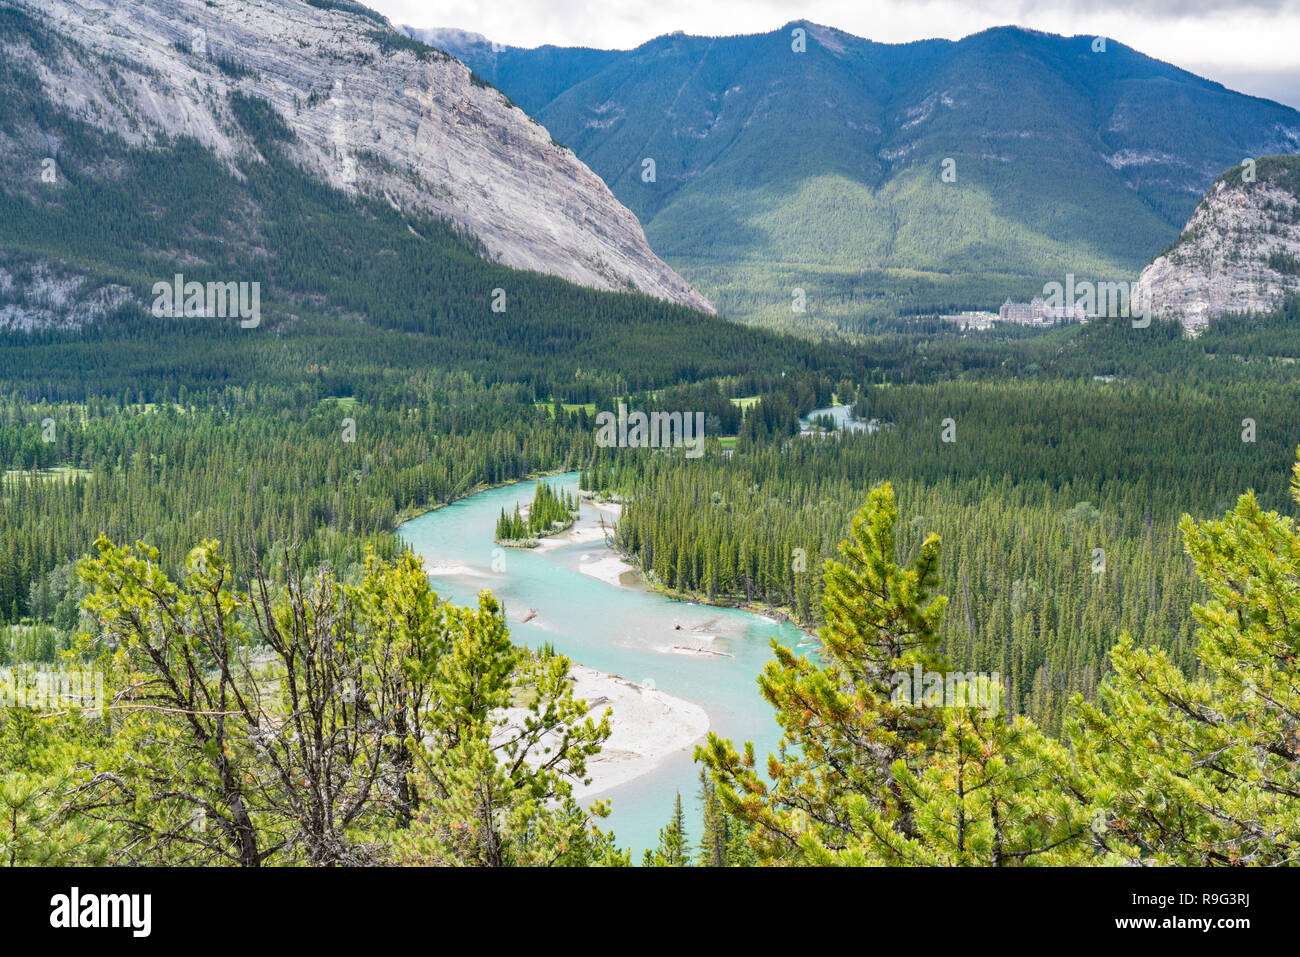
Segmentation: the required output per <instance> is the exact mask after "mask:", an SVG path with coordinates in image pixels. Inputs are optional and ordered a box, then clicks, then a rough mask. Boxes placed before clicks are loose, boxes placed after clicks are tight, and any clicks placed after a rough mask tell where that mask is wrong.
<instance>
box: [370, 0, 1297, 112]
mask: <svg viewBox="0 0 1300 957" xmlns="http://www.w3.org/2000/svg"><path fill="white" fill-rule="evenodd" d="M363 2H365V3H367V5H369V6H371V7H374V8H375V9H377V10H379V11H380V12H382V13H383V14H384V15H385V16H387V17H388V18H389V19H390V20H391V21H393V23H395V24H409V25H411V26H416V27H459V28H460V29H463V30H472V31H474V32H475V33H481V34H483V35H484V36H485V37H487V38H488V39H490V40H495V41H497V42H498V43H506V44H510V45H511V46H523V47H534V46H540V45H542V44H545V43H554V44H558V45H561V46H591V47H603V48H621V49H627V48H630V47H634V46H638V45H639V44H642V43H644V42H645V41H646V40H649V39H652V38H653V37H656V36H659V35H661V34H664V33H671V32H673V31H674V30H685V31H686V32H687V33H694V34H700V35H704V36H720V35H726V34H736V33H763V32H766V31H769V30H773V29H775V28H777V27H779V26H782V25H783V24H786V23H789V22H790V21H791V20H799V19H807V20H812V21H814V22H816V23H822V24H825V25H827V26H833V27H838V28H839V29H841V30H847V31H848V32H849V33H855V34H857V35H858V36H861V37H867V38H868V39H871V40H877V41H880V42H882V43H902V42H906V41H908V40H920V39H924V38H927V37H947V38H948V39H952V40H956V39H959V38H961V37H964V36H966V35H968V34H971V33H975V32H977V31H979V30H983V29H984V28H986V27H991V26H1001V25H1005V24H1018V25H1020V26H1025V27H1033V28H1034V29H1036V30H1047V31H1050V32H1052V33H1062V34H1066V35H1072V34H1087V35H1090V36H1107V37H1113V38H1115V39H1117V40H1120V41H1121V42H1123V43H1126V44H1128V45H1129V46H1131V47H1135V48H1136V49H1138V50H1140V51H1142V52H1143V53H1146V54H1148V55H1150V56H1154V57H1158V58H1159V59H1161V60H1167V61H1169V62H1170V63H1174V64H1176V65H1178V66H1180V67H1183V68H1184V69H1187V70H1191V71H1192V72H1194V73H1199V74H1201V75H1202V76H1207V77H1209V78H1210V79H1213V80H1218V81H1219V82H1220V83H1223V84H1224V85H1226V86H1229V87H1232V88H1233V89H1237V90H1241V91H1242V92H1244V93H1253V94H1255V95H1257V96H1267V97H1269V98H1271V99H1275V100H1279V101H1281V102H1283V103H1286V104H1288V105H1289V106H1293V107H1296V108H1298V109H1300V0H1155V2H1146V0H1127V2H1125V0H1021V2H1000V0H802V2H795V0H363Z"/></svg>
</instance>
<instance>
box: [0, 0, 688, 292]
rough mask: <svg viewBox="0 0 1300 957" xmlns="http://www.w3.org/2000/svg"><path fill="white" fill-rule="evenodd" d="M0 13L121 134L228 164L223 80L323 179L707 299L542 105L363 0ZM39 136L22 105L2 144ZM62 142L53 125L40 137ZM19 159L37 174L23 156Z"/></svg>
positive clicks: (628, 278) (498, 253)
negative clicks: (358, 0) (510, 94)
mask: <svg viewBox="0 0 1300 957" xmlns="http://www.w3.org/2000/svg"><path fill="white" fill-rule="evenodd" d="M0 17H2V19H0V23H3V25H4V26H3V31H2V32H0V45H2V46H3V56H4V58H5V60H6V61H7V62H8V63H9V64H10V65H11V67H12V68H14V69H15V70H20V71H22V73H23V75H24V76H25V77H29V78H30V79H31V82H32V83H34V84H35V85H36V86H38V87H39V88H40V89H41V90H42V91H43V92H44V93H45V94H46V96H47V97H48V98H49V100H50V101H51V102H53V103H55V104H56V105H57V108H58V109H60V110H62V111H63V112H65V113H66V114H67V115H69V116H71V117H75V118H76V119H78V120H81V121H84V122H85V123H87V124H89V125H91V126H93V127H95V128H96V129H98V130H101V131H104V132H111V133H113V134H115V135H117V136H119V137H120V138H121V139H122V141H123V142H125V143H126V144H128V145H130V146H136V147H144V148H156V147H158V146H159V145H160V144H166V143H171V142H174V141H176V140H177V139H178V138H182V137H184V138H190V139H192V140H194V141H195V142H197V143H198V144H199V145H200V146H201V147H202V148H204V149H206V150H208V151H210V152H211V153H212V154H213V155H214V156H216V157H217V158H218V159H219V160H220V161H221V162H223V163H224V164H225V165H226V166H227V167H228V168H232V169H233V168H234V165H235V163H236V161H237V159H238V158H240V157H242V156H246V155H250V153H251V152H255V147H254V145H253V141H252V138H251V137H250V135H249V134H248V132H247V130H245V129H243V128H242V127H241V125H240V124H239V123H238V122H237V121H236V118H235V116H234V113H233V111H232V107H231V105H230V104H231V98H232V97H233V96H238V97H244V98H254V99H257V100H261V101H265V102H266V103H268V104H269V105H270V107H271V109H272V111H273V112H274V114H275V117H276V118H277V121H278V122H282V123H283V124H284V125H285V126H286V127H287V129H288V131H289V132H290V134H291V135H292V137H293V142H294V145H293V148H292V159H293V162H294V163H295V164H296V165H297V166H299V167H300V168H301V169H303V170H304V171H306V172H308V173H309V174H310V175H311V176H312V177H313V178H315V179H316V180H318V181H319V182H321V183H324V184H327V185H330V186H333V187H335V188H338V189H340V190H343V191H344V192H346V193H348V194H350V195H364V196H366V197H369V198H374V199H377V200H379V201H381V202H383V203H386V204H388V205H390V206H392V207H393V208H394V209H397V210H399V211H401V212H402V213H403V214H405V215H408V216H419V217H431V218H437V219H442V220H446V221H447V222H449V223H452V224H454V225H455V226H456V227H457V228H458V229H459V230H460V231H462V232H463V233H464V234H465V235H466V236H468V237H471V238H472V239H473V240H474V241H475V242H476V243H478V244H480V245H481V247H482V250H483V252H484V253H485V254H486V255H487V256H488V257H490V258H491V259H493V260H495V261H497V262H500V263H502V264H505V265H508V266H511V267H514V268H517V269H525V270H534V271H537V272H542V273H547V274H551V275H555V276H559V277H562V278H564V279H567V280H570V281H572V282H575V283H580V284H583V285H586V286H591V287H593V288H597V289H607V290H621V291H625V290H639V291H641V292H644V293H647V294H649V295H652V296H656V297H659V298H662V299H666V300H669V301H672V302H675V303H681V304H684V305H688V306H691V307H692V308H695V309H699V310H705V311H711V307H710V306H709V304H708V302H707V301H706V300H705V299H704V298H703V297H702V296H700V294H699V293H697V292H696V291H695V290H694V289H692V288H691V287H690V285H689V284H688V283H687V282H685V281H684V280H683V279H682V278H681V277H680V276H679V275H677V274H676V273H675V272H674V271H673V270H672V269H670V268H668V267H667V266H666V265H665V264H664V263H663V262H662V261H661V260H660V259H659V258H658V257H656V256H655V255H654V253H653V252H652V251H651V250H650V247H649V245H648V244H647V243H646V240H645V236H644V233H643V231H642V229H641V226H640V224H639V223H638V222H637V220H636V218H635V216H634V215H632V214H631V213H630V212H629V211H628V210H627V209H626V208H625V207H624V206H622V205H621V204H620V203H619V202H618V201H617V200H616V199H615V198H614V196H613V195H612V194H611V193H610V191H609V190H608V189H607V188H606V187H605V184H604V183H603V182H601V180H600V178H599V177H597V176H596V175H594V174H593V173H592V172H591V171H590V170H589V169H588V168H587V167H586V166H584V165H583V164H582V163H581V162H580V161H579V160H578V159H577V158H576V157H575V156H574V155H573V154H572V153H571V152H570V151H569V150H567V149H565V148H563V147H561V146H558V145H557V144H555V143H554V142H553V141H552V140H551V137H550V135H549V134H548V133H547V132H546V130H545V129H543V128H542V127H541V126H540V125H538V124H537V122H536V121H534V120H532V119H530V118H529V117H528V116H527V115H526V114H525V113H524V112H523V111H522V110H520V109H519V108H518V107H516V106H514V105H513V104H512V103H511V102H510V101H509V100H508V99H507V98H506V97H505V96H504V95H503V94H502V93H501V92H500V91H498V90H496V89H494V88H492V87H491V86H489V85H487V84H485V83H483V82H482V81H480V80H477V79H476V78H475V77H473V76H472V75H471V73H470V71H469V69H467V68H466V67H465V66H464V65H463V64H461V63H460V62H458V61H456V60H455V59H453V58H452V57H450V56H448V55H447V54H445V53H442V52H440V51H437V50H434V49H432V48H430V47H428V46H426V45H424V44H421V43H417V42H415V41H412V40H410V39H409V38H408V37H406V36H405V35H403V34H401V33H399V32H397V31H395V30H394V29H392V27H391V26H390V25H389V24H388V23H387V21H386V20H384V19H383V18H382V17H380V16H379V15H378V14H376V13H374V12H373V11H371V10H368V9H367V8H365V7H362V6H360V5H358V4H354V3H350V2H346V0H310V2H309V3H306V2H300V0H205V2H204V3H202V4H199V3H179V2H176V0H127V2H114V3H100V2H94V0H87V2H78V0H39V2H38V0H4V2H3V3H0ZM24 119H25V120H26V122H24ZM38 119H39V118H38ZM42 136H43V132H42V130H41V129H39V123H37V122H32V118H30V117H28V118H18V117H16V118H14V120H13V121H12V122H11V123H10V125H9V127H8V128H7V129H6V130H5V131H4V133H3V134H0V138H2V139H3V142H0V157H4V158H6V159H11V160H12V159H13V158H15V157H17V156H20V155H21V156H24V157H25V155H26V153H27V150H26V147H29V146H35V145H39V142H40V140H41V138H42ZM60 146H61V144H60V143H59V142H58V141H57V140H51V141H50V142H48V144H45V152H44V153H43V154H42V155H47V156H50V157H55V156H57V153H58V150H59V148H60ZM12 172H15V173H17V174H18V175H17V176H16V179H17V180H18V181H20V182H21V181H23V180H26V181H29V182H30V181H31V179H32V178H33V174H32V171H31V169H30V167H28V168H25V169H20V170H13V171H12Z"/></svg>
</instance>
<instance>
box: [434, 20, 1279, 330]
mask: <svg viewBox="0 0 1300 957" xmlns="http://www.w3.org/2000/svg"><path fill="white" fill-rule="evenodd" d="M796 31H802V32H803V42H804V47H805V49H804V52H796V51H795V50H794V49H792V46H794V45H796V44H797V42H798V39H799V38H798V36H796ZM410 32H412V33H415V34H417V35H423V36H429V37H430V39H431V41H433V42H439V43H442V44H444V45H445V46H446V47H447V48H448V49H449V50H450V52H452V53H454V54H456V55H457V56H460V57H462V58H463V59H465V61H466V62H467V63H469V64H470V65H471V66H472V67H473V68H474V69H475V70H476V71H477V72H479V73H480V74H482V75H483V76H484V77H485V78H487V79H489V80H491V81H492V82H494V83H496V84H498V85H499V86H501V88H502V89H504V90H505V91H506V92H507V93H508V94H509V95H510V96H511V97H513V98H514V99H515V100H517V101H518V102H520V103H521V104H524V105H525V108H527V109H529V110H530V112H533V113H534V115H536V116H537V118H538V119H539V120H541V122H542V123H543V124H545V125H546V127H547V128H548V129H549V130H550V131H551V132H552V133H553V134H554V136H555V137H556V138H557V139H558V140H560V141H561V142H563V143H565V144H567V145H568V146H570V147H572V148H573V149H574V150H575V151H576V152H577V154H578V155H579V156H580V157H582V158H583V160H584V161H585V162H587V163H588V164H589V165H590V166H591V167H592V169H594V170H595V171H596V172H597V173H599V174H600V176H601V177H603V178H604V179H605V181H606V182H607V183H609V184H610V187H611V188H612V189H613V190H614V192H615V194H616V195H618V197H619V198H620V199H621V200H622V201H623V202H625V203H626V204H627V205H628V206H629V207H630V208H631V209H632V210H633V211H634V212H635V213H637V215H638V216H640V217H641V220H642V222H643V223H645V224H646V232H647V235H648V236H649V237H650V240H651V242H652V243H653V244H654V246H655V249H656V250H657V251H658V252H659V253H660V255H662V256H664V257H665V258H666V259H667V260H668V261H669V262H671V263H673V264H674V265H676V266H677V267H678V268H679V269H681V270H682V271H683V273H684V274H685V275H687V276H688V277H689V278H691V279H692V281H694V282H696V284H697V285H699V286H700V288H701V289H703V290H705V292H706V293H707V294H708V295H709V296H710V297H711V298H712V299H713V301H714V302H715V303H716V304H718V305H719V307H720V308H721V309H722V310H723V312H725V313H728V314H734V315H737V316H742V317H749V318H764V319H767V320H769V321H781V322H784V323H786V324H790V323H796V324H816V323H817V322H818V320H819V319H827V320H834V321H836V322H838V323H839V324H840V325H847V326H849V327H852V326H853V325H854V324H855V323H856V322H857V321H858V319H857V317H858V316H860V315H861V314H863V313H867V314H881V315H889V314H896V313H898V312H900V311H901V312H904V313H906V312H909V311H910V312H916V311H925V310H927V309H929V310H933V309H943V308H957V307H967V308H975V307H981V308H988V307H995V306H996V305H998V304H1000V303H1001V302H1002V300H1003V299H1004V298H1005V296H1006V295H1028V294H1030V293H1032V292H1033V291H1034V290H1035V289H1038V290H1041V287H1042V284H1043V282H1044V281H1046V280H1048V279H1056V280H1058V281H1059V280H1060V278H1061V275H1062V274H1064V273H1067V272H1072V273H1075V274H1076V275H1078V276H1079V277H1080V278H1094V279H1107V280H1120V279H1128V278H1132V277H1134V276H1135V275H1136V273H1137V272H1138V270H1139V269H1140V268H1141V267H1142V266H1143V265H1144V264H1145V263H1147V262H1149V261H1150V259H1151V257H1152V256H1154V255H1155V254H1156V253H1157V252H1158V251H1159V250H1160V249H1162V248H1163V247H1164V246H1166V245H1167V244H1168V243H1169V242H1170V241H1172V240H1173V239H1174V238H1175V237H1176V236H1177V234H1178V230H1179V229H1180V228H1181V227H1182V225H1183V223H1184V222H1185V221H1186V219H1187V217H1188V216H1189V215H1190V214H1191V212H1192V210H1193V208H1194V207H1195V205H1196V203H1197V201H1198V199H1199V197H1200V196H1201V194H1202V193H1203V192H1204V191H1205V189H1206V188H1207V187H1208V186H1209V185H1210V184H1211V183H1212V182H1213V181H1214V179H1215V177H1216V176H1218V175H1219V173H1220V172H1221V171H1222V170H1224V169H1225V168H1227V167H1229V166H1231V165H1233V164H1235V163H1239V162H1241V160H1242V158H1243V157H1258V156H1262V155H1266V154H1274V153H1292V152H1295V151H1297V150H1298V149H1300V114H1298V113H1297V112H1296V111H1295V110H1293V109H1290V108H1289V107H1285V106H1282V105H1280V104H1277V103H1273V102H1270V101H1267V100H1262V99H1258V98H1255V97H1249V96H1244V95H1242V94H1238V93H1234V92H1232V91H1231V90H1228V89H1225V88H1224V87H1223V86H1221V85H1220V84H1218V83H1214V82H1211V81H1209V80H1205V79H1202V78H1201V77H1198V76H1195V75H1193V74H1191V73H1188V72H1186V71H1185V70H1180V69H1178V68H1177V67H1176V66H1173V65H1170V64H1167V63H1163V62H1161V61H1158V60H1155V59H1152V58H1150V57H1147V56H1144V55H1143V54H1141V53H1139V52H1138V51H1136V50H1133V49H1130V48H1129V47H1126V46H1124V45H1123V44H1122V43H1120V42H1118V41H1117V40H1116V39H1107V40H1106V41H1105V46H1104V49H1100V48H1099V45H1098V44H1095V43H1094V38H1092V37H1084V36H1076V37H1062V36H1055V35H1052V34H1046V33H1039V32H1035V31H1031V30H1025V29H1020V28H1013V27H1005V28H998V29H991V30H987V31H984V32H982V33H978V34H975V35H973V36H969V37H966V38H965V39H963V40H960V41H957V42H951V41H947V40H926V41H918V42H914V43H905V44H897V45H894V44H881V43H874V42H872V41H870V40H865V39H862V38H859V37H855V36H852V35H850V34H847V33H844V32H842V31H839V30H835V29H831V28H828V27H822V26H818V25H816V24H813V23H809V22H805V21H799V22H795V23H791V24H787V26H785V27H783V28H782V29H780V30H776V31H773V32H772V33H767V34H759V35H753V36H735V37H718V38H712V37H693V36H684V35H680V34H673V35H670V36H662V37H658V38H656V39H654V40H651V41H650V42H648V43H645V44H643V45H642V46H640V47H637V48H636V49H635V50H630V51H592V50H585V49H574V50H565V49H558V48H555V47H541V48H538V49H535V50H527V49H518V48H513V47H499V46H497V45H493V44H490V43H487V42H486V41H484V40H482V38H474V37H473V36H472V35H471V36H465V35H463V34H456V33H451V32H447V31H435V32H433V33H421V32H420V31H410ZM561 80H563V81H564V82H567V83H569V84H570V85H569V86H568V87H567V88H565V89H562V90H561V89H559V87H560V86H561V85H562V83H561V82H560V81H561ZM647 159H651V160H653V161H654V165H655V168H654V178H653V180H650V181H647V179H646V177H645V175H644V173H645V170H646V167H645V165H644V164H645V161H646V160H647ZM947 161H951V162H950V163H948V164H947V166H946V167H945V164H946V163H947ZM945 168H946V169H948V170H949V171H950V177H949V179H948V180H945V178H944V175H943V174H944V172H945ZM881 271H885V272H883V273H882V272H881ZM977 277H985V279H986V281H985V282H983V283H981V282H979V281H977ZM987 277H998V279H997V281H996V282H988V281H987ZM795 287H800V288H804V289H805V291H806V293H807V297H808V299H809V300H810V303H809V306H808V310H807V313H806V314H792V311H791V289H792V288H795Z"/></svg>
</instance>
